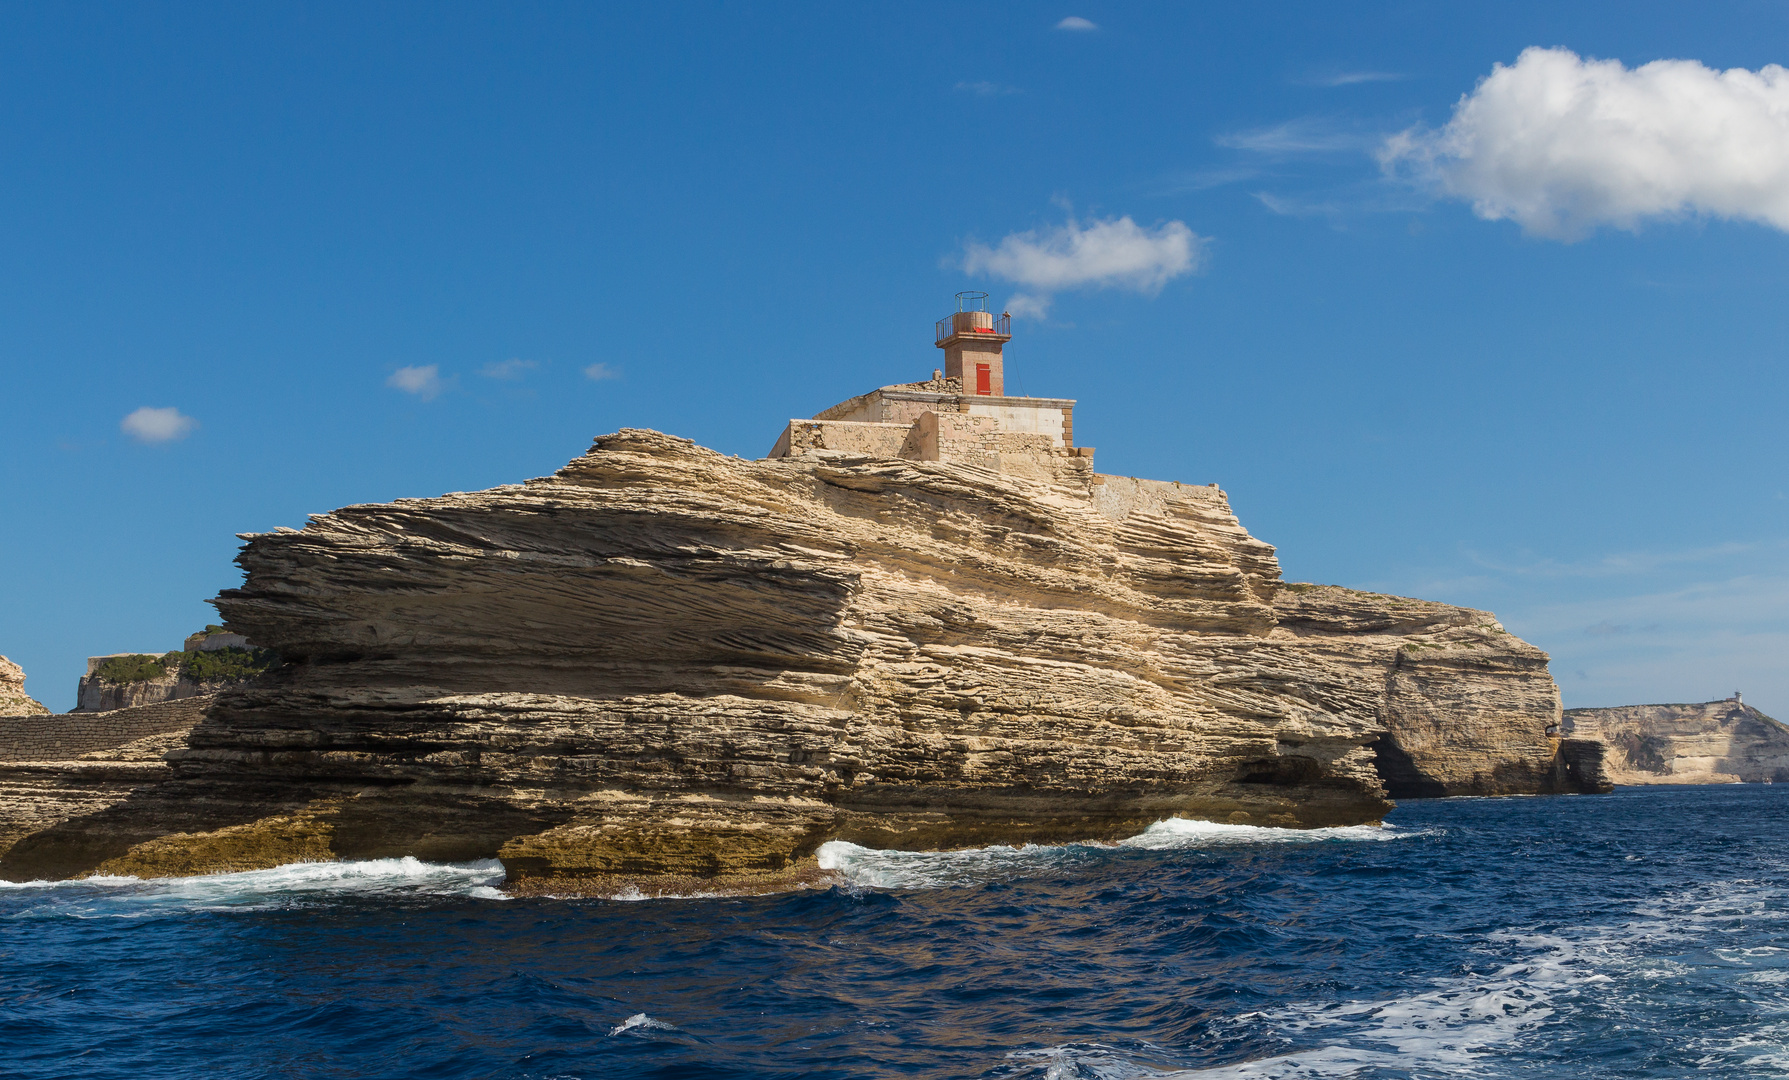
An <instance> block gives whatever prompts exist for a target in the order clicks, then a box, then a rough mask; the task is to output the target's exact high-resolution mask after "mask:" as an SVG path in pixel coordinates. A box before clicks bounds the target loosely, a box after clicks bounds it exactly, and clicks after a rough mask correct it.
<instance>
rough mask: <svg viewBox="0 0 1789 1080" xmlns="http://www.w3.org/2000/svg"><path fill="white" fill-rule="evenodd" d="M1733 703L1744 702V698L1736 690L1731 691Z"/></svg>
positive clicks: (1739, 703)
mask: <svg viewBox="0 0 1789 1080" xmlns="http://www.w3.org/2000/svg"><path fill="white" fill-rule="evenodd" d="M1733 704H1735V705H1744V704H1745V699H1744V698H1742V697H1740V696H1739V691H1738V690H1735V691H1733Z"/></svg>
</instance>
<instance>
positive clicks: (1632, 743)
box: [1565, 698, 1789, 784]
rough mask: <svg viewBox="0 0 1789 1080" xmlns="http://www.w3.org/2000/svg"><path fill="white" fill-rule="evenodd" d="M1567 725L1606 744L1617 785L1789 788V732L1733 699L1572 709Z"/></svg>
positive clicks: (1568, 713) (1584, 735)
mask: <svg viewBox="0 0 1789 1080" xmlns="http://www.w3.org/2000/svg"><path fill="white" fill-rule="evenodd" d="M1565 723H1566V727H1567V728H1568V729H1569V730H1570V731H1571V732H1572V733H1573V734H1574V735H1576V736H1578V737H1580V738H1588V739H1598V740H1601V741H1602V742H1604V743H1606V744H1608V747H1609V750H1608V759H1609V775H1610V778H1611V779H1612V780H1614V781H1615V783H1617V784H1736V783H1747V784H1759V783H1775V782H1779V781H1781V782H1789V727H1785V726H1784V725H1783V724H1782V723H1780V722H1779V721H1776V720H1773V719H1771V718H1770V717H1768V716H1766V715H1764V714H1763V713H1761V712H1759V711H1758V710H1757V709H1754V708H1752V707H1751V706H1750V705H1746V704H1743V703H1742V702H1740V701H1738V700H1736V699H1733V698H1728V699H1726V700H1723V701H1708V702H1702V703H1699V704H1690V705H1621V706H1617V707H1615V708H1608V709H1570V710H1567V711H1566V714H1565Z"/></svg>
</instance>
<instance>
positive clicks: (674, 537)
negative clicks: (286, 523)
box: [0, 311, 1608, 892]
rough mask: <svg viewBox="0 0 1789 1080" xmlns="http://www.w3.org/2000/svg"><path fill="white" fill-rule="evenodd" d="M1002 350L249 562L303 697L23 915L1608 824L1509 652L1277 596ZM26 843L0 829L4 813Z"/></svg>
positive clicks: (200, 760) (81, 838)
mask: <svg viewBox="0 0 1789 1080" xmlns="http://www.w3.org/2000/svg"><path fill="white" fill-rule="evenodd" d="M1007 336H1008V335H1007V333H1006V328H1005V324H1004V320H996V319H995V318H994V317H993V316H990V315H989V314H988V313H986V312H981V311H960V312H958V313H956V314H953V315H952V316H948V317H947V318H946V319H945V320H943V321H941V322H940V324H939V328H938V336H937V343H938V345H939V347H940V348H941V349H943V350H944V352H945V360H946V367H945V368H943V369H940V370H938V371H935V372H934V374H933V377H932V379H930V380H927V381H925V382H921V383H910V384H901V385H898V386H891V387H884V388H882V389H881V390H877V391H873V392H871V393H870V394H866V395H863V396H862V397H860V398H855V399H852V400H851V401H849V402H846V403H844V404H842V405H841V406H838V407H835V409H832V410H827V412H825V413H822V414H820V416H818V417H816V418H814V419H812V420H796V421H791V422H790V424H789V425H788V427H787V428H786V429H785V431H784V432H783V434H782V436H781V437H780V438H779V439H778V441H777V444H776V447H775V448H774V449H773V451H772V455H771V456H770V457H767V458H765V459H761V460H756V461H750V460H743V459H740V458H735V457H729V456H726V455H723V454H720V453H717V452H715V451H712V450H707V449H704V448H702V447H700V446H697V445H695V444H694V443H692V442H690V441H688V440H685V439H680V438H674V437H672V436H668V435H664V434H660V433H658V432H653V431H645V430H624V431H620V432H617V433H615V434H612V435H606V436H603V437H601V438H599V439H597V440H596V442H595V444H594V445H593V446H592V447H591V449H590V450H589V451H588V452H587V453H585V454H584V455H582V456H581V457H578V458H576V459H574V460H573V461H571V462H570V463H569V464H568V465H566V466H565V467H564V468H563V469H561V470H559V471H558V472H557V473H555V474H554V475H552V476H550V477H545V478H541V479H536V480H530V481H527V482H525V483H521V484H515V485H510V486H505V487H498V488H493V489H490V490H488V491H480V492H472V493H460V494H451V495H444V496H441V497H438V498H428V499H403V500H399V501H397V502H393V503H386V504H375V505H363V506H353V507H347V508H344V509H341V510H337V511H335V512H333V513H330V514H324V515H317V516H315V517H313V518H312V520H311V521H310V522H309V523H308V524H307V525H306V526H305V527H304V528H302V529H279V530H276V531H274V532H271V533H264V534H258V535H251V536H246V537H245V538H244V539H245V540H246V544H245V546H244V548H243V550H242V552H241V554H240V555H239V557H238V560H237V561H238V563H239V564H240V565H241V567H242V568H243V570H244V571H245V572H246V579H245V581H244V582H243V585H242V587H241V588H238V589H231V590H226V591H225V592H224V593H222V594H221V595H220V596H219V597H218V598H217V599H216V600H215V601H214V603H215V605H216V606H217V608H218V610H219V612H220V613H221V614H222V615H223V617H224V619H225V623H226V624H227V626H228V628H229V630H230V631H232V632H234V633H238V634H241V635H243V636H244V637H245V638H246V640H248V641H252V642H254V643H255V644H256V645H257V646H261V647H265V648H267V649H269V650H271V651H272V652H273V653H276V654H277V655H278V656H279V657H280V659H281V661H282V662H281V663H280V665H279V666H278V667H276V668H274V669H272V670H271V671H269V672H268V673H267V674H265V675H263V676H262V677H260V678H259V679H257V680H254V681H252V682H249V683H246V684H243V685H240V686H237V687H235V688H232V689H228V690H225V691H224V692H222V693H221V694H219V695H218V696H217V697H216V698H215V699H214V700H212V701H210V703H209V704H208V705H207V707H206V708H205V710H204V715H203V719H202V720H200V721H198V722H197V723H196V725H194V726H192V727H191V728H190V730H189V731H187V733H186V735H185V737H184V742H183V745H180V746H178V747H177V748H174V749H172V750H171V751H169V752H168V753H167V754H166V759H165V762H163V763H161V764H162V767H164V768H165V769H166V770H167V771H166V775H165V776H162V777H160V778H158V779H156V781H155V782H153V783H147V784H143V785H141V786H138V787H136V788H135V789H134V790H132V791H130V792H129V793H128V794H127V795H124V796H123V797H121V798H118V799H117V800H116V801H113V802H111V803H110V804H109V805H106V806H105V807H103V808H100V809H96V810H95V809H88V810H87V811H86V812H82V813H74V814H70V815H68V816H67V817H65V818H62V819H61V820H58V821H56V822H54V823H53V824H48V825H41V817H40V818H39V819H38V825H39V826H41V827H36V826H34V827H33V828H32V829H29V830H25V831H24V832H23V833H22V834H20V833H19V830H17V829H15V830H14V836H15V842H13V843H12V844H11V846H10V848H9V849H8V850H5V851H4V852H3V853H0V876H4V877H7V878H11V879H15V880H17V879H23V878H41V877H68V876H76V875H80V874H86V873H93V872H103V873H134V874H140V875H162V874H182V873H202V872H209V871H215V870H222V869H248V868H252V867H260V866H269V865H277V864H279V863H283V862H288V861H293V860H301V859H317V858H338V857H357V858H358V857H379V856H397V855H414V856H417V857H420V858H426V859H436V860H463V859H472V858H489V857H496V858H500V859H502V861H503V863H504V865H505V867H506V868H507V870H508V872H509V881H510V886H511V887H512V888H514V889H518V890H522V891H528V890H545V891H553V892H576V891H602V890H612V889H614V888H616V887H618V886H619V885H620V884H622V883H625V882H628V881H635V880H640V879H656V880H658V881H661V882H662V881H675V880H682V879H688V878H699V879H702V880H703V881H705V882H708V883H710V884H714V885H728V886H742V885H743V886H747V887H749V886H751V885H752V884H753V883H758V884H769V883H775V882H779V881H788V880H792V879H794V878H799V877H800V876H802V875H804V874H810V873H812V871H813V865H814V862H813V854H814V852H815V850H816V849H817V848H818V847H819V846H820V845H821V844H822V843H824V842H825V841H827V840H832V839H844V840H850V841H854V842H856V843H859V844H864V845H867V846H877V847H901V848H941V847H958V846H968V845H982V844H991V843H1019V842H1028V841H1035V842H1060V841H1069V840H1113V839H1118V838H1120V837H1123V836H1126V835H1130V834H1134V833H1136V832H1139V831H1141V830H1142V829H1143V828H1145V827H1146V826H1148V825H1149V824H1150V823H1152V822H1154V821H1157V820H1160V819H1162V818H1165V817H1168V816H1172V815H1180V816H1187V817H1198V818H1206V819H1213V820H1219V821H1231V822H1242V823H1250V824H1260V825H1282V826H1293V827H1310V826H1321V825H1335V824H1354V823H1362V822H1372V821H1376V820H1378V819H1379V818H1380V817H1382V816H1383V815H1384V813H1385V812H1386V811H1387V810H1388V809H1389V808H1390V806H1391V803H1390V802H1389V801H1388V798H1387V795H1388V793H1389V794H1393V795H1396V794H1416V795H1425V794H1463V793H1472V794H1491V793H1502V792H1544V791H1599V790H1607V789H1608V784H1607V782H1606V780H1605V779H1604V778H1603V776H1602V775H1601V771H1600V756H1599V754H1600V746H1601V744H1599V743H1596V742H1594V741H1583V740H1572V739H1565V738H1561V737H1560V736H1559V734H1558V731H1557V725H1558V723H1559V718H1560V708H1559V697H1558V691H1557V688H1556V687H1555V686H1554V684H1553V681H1552V678H1551V677H1550V676H1549V675H1548V673H1547V668H1546V661H1547V658H1546V655H1545V654H1544V653H1542V652H1540V651H1539V650H1538V649H1535V648H1534V647H1533V646H1531V645H1528V644H1527V643H1525V642H1522V641H1520V640H1519V639H1517V638H1515V637H1514V636H1512V635H1510V634H1508V633H1507V632H1506V631H1504V629H1503V627H1502V626H1501V625H1499V624H1498V623H1497V621H1496V619H1495V618H1494V617H1493V616H1491V615H1490V614H1488V613H1485V612H1479V611H1472V610H1470V609H1464V608H1455V607H1450V606H1447V605H1443V604H1435V603H1428V602H1424V601H1418V600H1407V599H1403V598H1397V597H1387V596H1378V595H1373V594H1367V593H1359V592H1354V591H1351V590H1346V589H1338V588H1333V587H1324V586H1303V585H1288V584H1286V583H1284V582H1282V581H1281V578H1280V570H1279V564H1278V561H1277V559H1276V557H1275V554H1274V549H1273V548H1272V547H1270V546H1269V545H1267V544H1265V543H1263V542H1261V541H1259V540H1257V539H1255V538H1254V537H1252V536H1250V535H1249V533H1248V532H1247V531H1246V530H1245V529H1244V528H1243V526H1242V524H1241V523H1240V522H1239V521H1238V520H1237V518H1236V517H1235V515H1234V514H1233V513H1232V512H1231V509H1230V506H1229V503H1228V500H1227V498H1226V496H1225V495H1224V493H1223V492H1222V491H1221V490H1219V489H1218V488H1217V487H1216V486H1215V485H1209V486H1207V485H1190V484H1182V483H1175V482H1164V481H1150V480H1138V479H1132V478H1128V477H1118V476H1107V475H1102V474H1100V473H1097V472H1095V471H1094V468H1093V453H1092V451H1091V450H1090V449H1089V448H1086V447H1081V446H1077V445H1075V444H1074V441H1073V418H1072V417H1073V405H1074V402H1072V401H1069V400H1066V399H1041V398H1018V397H1007V396H1005V395H1004V393H1003V385H1002V382H1003V380H1002V377H1001V376H1002V373H1001V370H1000V362H1001V357H1000V351H1001V350H1000V346H1001V344H1003V343H1004V341H1005V340H1006V339H1007ZM4 813H5V809H4V807H3V806H0V814H4Z"/></svg>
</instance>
